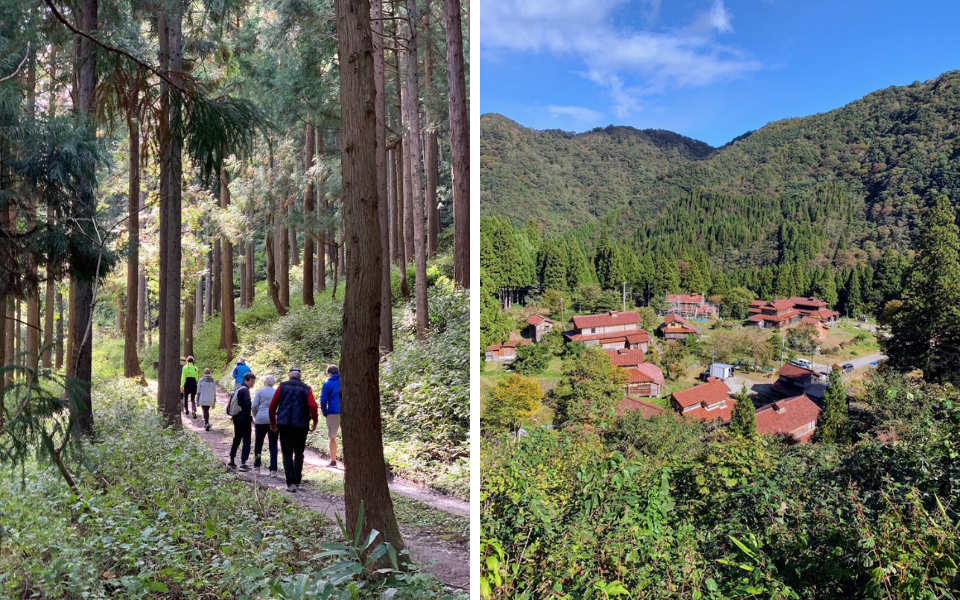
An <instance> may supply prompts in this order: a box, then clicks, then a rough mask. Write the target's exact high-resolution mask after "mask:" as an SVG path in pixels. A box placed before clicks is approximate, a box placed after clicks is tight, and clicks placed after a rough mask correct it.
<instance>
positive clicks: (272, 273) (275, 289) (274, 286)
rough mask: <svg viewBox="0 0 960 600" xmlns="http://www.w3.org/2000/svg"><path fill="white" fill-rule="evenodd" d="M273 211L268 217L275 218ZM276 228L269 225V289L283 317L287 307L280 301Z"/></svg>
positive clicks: (278, 311)
mask: <svg viewBox="0 0 960 600" xmlns="http://www.w3.org/2000/svg"><path fill="white" fill-rule="evenodd" d="M273 214H274V213H273V211H271V213H270V216H269V217H268V219H270V220H271V221H272V220H273ZM273 231H274V228H273V227H272V226H271V225H269V224H268V225H267V291H268V292H269V294H270V299H271V300H273V306H274V307H275V308H276V309H277V314H278V315H280V316H281V317H283V316H286V314H287V309H286V307H284V306H283V303H282V302H280V284H278V283H277V272H276V271H277V268H276V262H277V259H276V257H275V256H274V250H275V249H276V244H275V240H274V239H273V238H274V236H273Z"/></svg>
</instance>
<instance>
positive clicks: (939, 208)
mask: <svg viewBox="0 0 960 600" xmlns="http://www.w3.org/2000/svg"><path fill="white" fill-rule="evenodd" d="M958 238H960V235H958V228H957V224H956V212H955V211H954V208H953V206H952V205H951V204H950V201H949V200H948V199H947V198H946V196H940V197H938V198H937V199H936V200H935V202H934V204H933V206H932V207H931V208H930V210H929V212H928V213H927V215H926V216H925V217H924V219H923V224H922V226H921V227H920V232H919V234H918V236H917V256H916V258H915V259H914V264H913V268H912V269H911V271H910V276H909V281H908V284H907V287H906V289H905V290H904V294H903V306H902V307H901V308H900V310H899V311H897V312H896V314H894V315H892V316H891V319H890V323H891V324H890V336H889V337H883V338H881V347H882V348H883V350H884V352H885V353H886V354H887V356H888V357H889V362H890V365H891V366H892V367H894V368H896V369H899V370H901V371H910V370H913V369H922V370H923V374H924V378H925V379H927V380H928V381H933V382H944V381H950V382H953V383H954V384H956V383H960V364H958V363H960V239H958Z"/></svg>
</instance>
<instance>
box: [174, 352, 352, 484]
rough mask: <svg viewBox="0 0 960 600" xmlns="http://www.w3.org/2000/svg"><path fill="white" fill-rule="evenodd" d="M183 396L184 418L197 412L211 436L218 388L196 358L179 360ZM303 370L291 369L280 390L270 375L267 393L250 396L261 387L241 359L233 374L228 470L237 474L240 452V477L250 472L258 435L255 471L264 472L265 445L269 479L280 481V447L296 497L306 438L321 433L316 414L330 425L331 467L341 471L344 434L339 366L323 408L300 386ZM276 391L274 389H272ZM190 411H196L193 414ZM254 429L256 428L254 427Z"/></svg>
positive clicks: (332, 369)
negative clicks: (339, 438)
mask: <svg viewBox="0 0 960 600" xmlns="http://www.w3.org/2000/svg"><path fill="white" fill-rule="evenodd" d="M180 365H181V374H180V394H181V397H182V399H183V412H184V414H185V415H186V416H188V417H192V418H194V419H196V418H197V406H198V405H199V406H200V408H201V409H202V412H203V426H204V429H206V430H207V431H210V407H212V406H214V404H215V402H216V391H217V383H216V381H215V380H214V379H213V377H212V376H211V374H210V369H204V371H203V377H202V378H201V377H199V370H198V369H197V367H196V366H195V365H194V358H193V357H192V356H187V357H184V358H181V359H180ZM300 375H301V372H300V367H291V368H290V370H289V371H288V373H287V376H288V378H287V380H286V381H284V382H282V383H280V384H277V380H276V378H275V377H274V376H273V375H267V376H266V377H265V378H264V380H263V387H261V388H260V389H258V390H257V391H256V392H255V393H253V392H252V390H253V388H254V385H255V384H256V381H257V376H256V375H254V374H253V372H252V371H251V370H250V367H249V366H247V364H246V361H245V360H244V359H243V358H240V359H238V360H237V365H236V367H234V369H233V373H232V377H233V380H234V385H235V387H234V390H233V396H232V398H231V403H230V404H228V414H231V412H230V410H229V408H230V405H231V404H234V401H235V406H234V410H236V411H237V412H236V413H235V414H232V415H231V416H232V419H233V443H232V444H231V446H230V463H229V464H228V465H227V466H228V467H229V468H230V469H237V468H238V467H237V464H236V457H237V450H240V466H239V470H240V471H249V470H250V467H248V466H247V460H248V459H249V458H250V432H251V429H253V431H254V432H255V438H254V448H253V454H254V462H253V468H254V470H255V471H256V472H258V473H259V472H260V468H261V466H262V461H261V454H262V452H263V442H264V440H266V441H267V447H268V449H269V451H270V465H269V473H270V476H271V477H273V478H276V477H277V476H278V469H277V443H278V442H279V446H280V453H281V454H282V455H283V471H284V475H285V478H286V483H287V491H288V492H296V491H297V489H298V488H299V487H300V482H301V480H302V478H303V458H304V451H305V449H306V445H307V434H308V433H309V432H311V431H314V430H315V429H316V428H317V423H318V422H319V415H318V412H319V413H321V414H322V415H323V417H324V419H325V421H326V425H327V439H328V444H329V445H328V448H329V452H330V463H329V466H331V467H336V466H337V432H338V431H339V430H340V369H339V368H338V367H337V365H330V366H328V367H327V380H326V381H324V383H323V386H322V387H321V388H320V403H319V405H318V404H317V401H316V399H315V398H314V396H313V389H312V388H311V387H310V386H309V385H307V384H306V383H304V382H303V381H301V379H300ZM275 385H276V387H274V386H275ZM191 409H192V410H191ZM251 426H252V427H251Z"/></svg>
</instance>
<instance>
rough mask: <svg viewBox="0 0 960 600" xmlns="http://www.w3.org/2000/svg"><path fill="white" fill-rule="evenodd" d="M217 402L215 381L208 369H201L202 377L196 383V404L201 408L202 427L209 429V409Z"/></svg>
mask: <svg viewBox="0 0 960 600" xmlns="http://www.w3.org/2000/svg"><path fill="white" fill-rule="evenodd" d="M216 403H217V382H216V381H215V380H214V379H213V376H212V375H210V369H204V370H203V377H201V378H200V381H199V382H198V383H197V404H199V405H200V408H201V409H203V428H204V429H206V430H207V431H210V409H211V408H212V407H213V406H214V405H215V404H216Z"/></svg>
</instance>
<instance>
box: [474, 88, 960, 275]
mask: <svg viewBox="0 0 960 600" xmlns="http://www.w3.org/2000/svg"><path fill="white" fill-rule="evenodd" d="M958 84H960V72H957V71H954V72H949V73H945V74H943V75H941V76H940V77H938V78H937V79H934V80H931V81H927V82H924V83H920V82H916V83H914V84H912V85H910V86H906V87H890V88H887V89H884V90H880V91H877V92H874V93H872V94H870V95H868V96H866V97H864V98H862V99H860V100H857V101H855V102H852V103H851V104H848V105H846V106H844V107H842V108H838V109H836V110H833V111H830V112H827V113H823V114H818V115H813V116H810V117H804V118H794V119H786V120H783V121H777V122H774V123H770V124H769V125H767V126H766V127H763V128H762V129H759V130H757V131H754V132H750V133H748V134H745V135H743V136H740V137H739V138H737V139H736V140H734V141H732V142H730V143H729V144H727V145H725V146H723V147H722V148H719V149H716V150H713V149H711V148H709V146H707V145H706V144H702V143H699V142H695V141H693V140H689V139H687V138H682V137H681V136H677V135H675V134H669V133H667V132H655V131H638V130H635V129H632V128H629V127H608V128H606V129H596V130H593V131H591V132H588V133H583V134H578V135H573V134H568V133H562V132H557V131H543V132H538V131H533V130H529V129H525V128H523V127H520V126H518V125H516V124H514V123H512V122H510V121H509V120H507V119H505V118H504V117H502V116H499V115H484V116H483V117H481V156H482V160H481V182H482V196H481V198H482V203H481V207H482V211H483V214H484V216H492V215H498V216H506V217H507V218H509V219H511V220H512V221H513V222H514V223H515V224H521V223H523V222H526V221H527V220H528V219H533V220H534V221H535V222H536V223H537V224H538V225H539V226H541V227H542V229H543V231H544V233H546V234H549V235H556V234H559V233H563V232H566V231H569V230H571V229H575V228H578V227H581V226H584V225H587V227H586V228H585V229H583V230H582V231H581V235H580V236H578V237H581V239H584V238H592V239H595V237H596V235H597V234H598V233H599V228H598V227H596V225H595V223H596V219H595V218H594V217H598V216H600V217H603V219H601V220H606V222H607V224H608V226H609V227H610V230H611V234H613V236H614V237H615V238H622V237H623V236H624V235H630V236H635V237H637V238H638V240H637V241H638V242H643V243H642V244H640V245H641V246H647V245H648V243H647V242H644V240H648V239H650V238H655V239H654V240H651V241H650V242H649V244H650V245H652V246H655V245H657V244H660V243H665V244H668V245H672V246H676V245H677V244H678V243H681V242H682V243H687V244H689V243H697V244H698V245H700V244H702V243H707V244H711V243H713V244H717V245H719V246H721V247H716V248H714V251H715V252H714V251H711V255H714V254H715V253H719V254H723V253H724V252H733V253H734V256H731V257H728V258H732V259H733V260H735V261H737V262H740V263H741V266H747V265H761V264H764V263H767V262H771V261H774V260H777V259H778V258H779V254H778V245H779V243H780V240H778V239H777V235H778V232H777V230H778V228H779V225H780V223H781V222H782V221H784V220H795V219H796V218H797V217H799V218H800V222H801V223H803V222H807V223H812V222H817V223H820V224H822V223H824V222H825V223H826V227H824V228H822V229H821V231H820V248H818V249H817V250H818V251H819V253H822V254H824V255H825V256H827V257H828V258H829V259H832V257H833V254H835V253H836V251H837V250H838V249H839V246H840V245H841V242H842V243H843V244H850V245H851V246H853V247H855V248H858V249H862V250H865V251H866V254H867V256H864V257H862V259H867V258H872V259H874V260H875V259H876V256H877V255H878V250H877V249H880V250H882V249H884V248H886V247H891V246H892V247H894V248H896V249H898V250H900V251H905V250H906V249H907V248H908V247H909V245H910V238H911V233H912V231H913V230H914V229H915V226H916V223H917V220H918V217H919V215H920V212H921V209H922V207H923V206H925V205H926V204H928V203H929V202H930V201H931V200H932V199H933V198H934V197H936V196H937V195H938V194H945V195H947V196H948V197H950V198H952V199H954V200H956V199H957V198H960V193H958V192H960V167H958V162H957V156H958V153H960V142H958V139H957V120H958V117H960V91H958ZM828 184H829V185H828ZM824 200H827V201H828V202H830V205H829V209H828V205H827V204H825V203H824ZM677 209H679V210H677ZM807 215H808V216H807ZM638 249H640V248H638ZM712 257H713V256H712Z"/></svg>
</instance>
